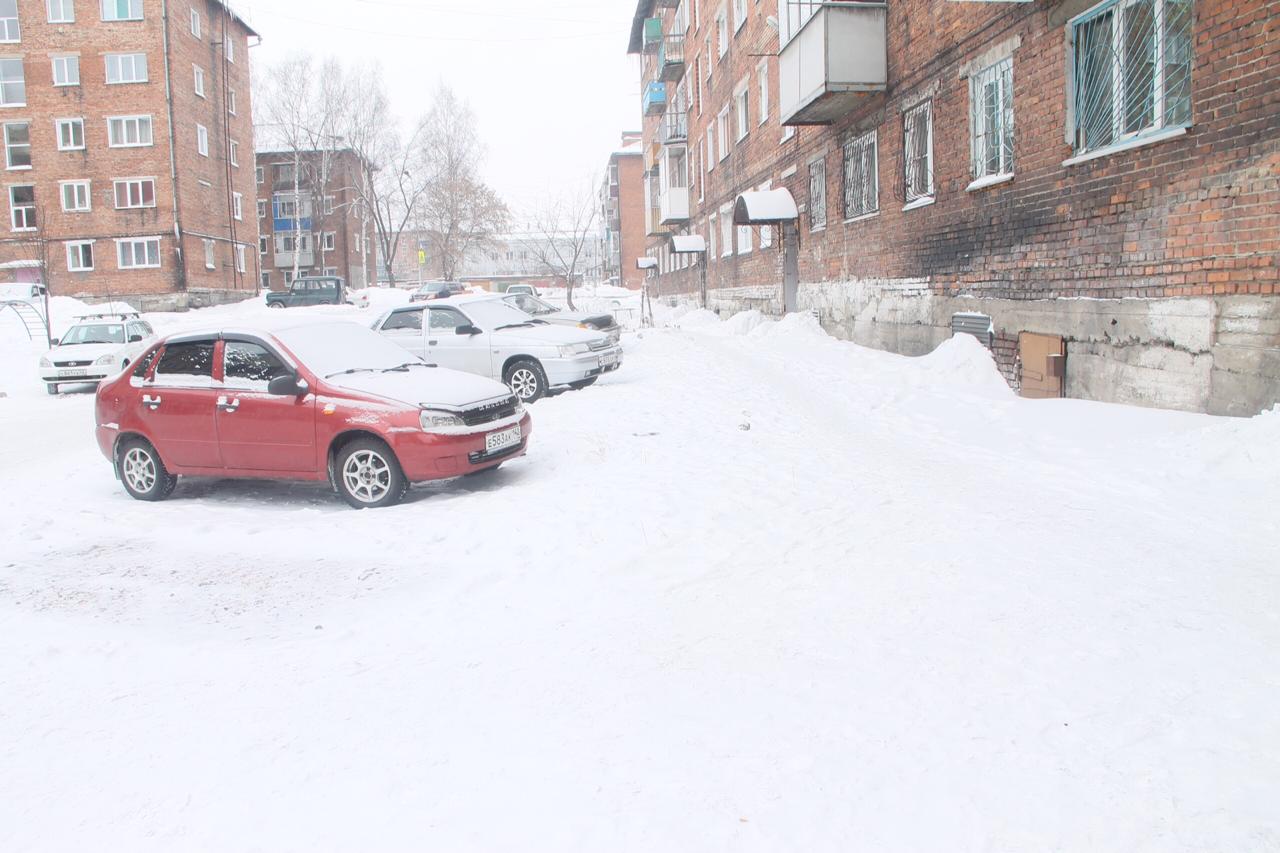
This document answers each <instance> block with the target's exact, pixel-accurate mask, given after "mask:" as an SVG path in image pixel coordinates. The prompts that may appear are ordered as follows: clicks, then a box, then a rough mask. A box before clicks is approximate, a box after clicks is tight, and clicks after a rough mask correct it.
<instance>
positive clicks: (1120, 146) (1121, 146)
mask: <svg viewBox="0 0 1280 853" xmlns="http://www.w3.org/2000/svg"><path fill="white" fill-rule="evenodd" d="M1188 129H1189V127H1188V126H1186V125H1183V126H1180V127H1170V128H1166V129H1165V130H1157V131H1156V132H1154V133H1148V134H1146V135H1144V136H1136V137H1134V138H1133V139H1127V140H1125V141H1124V142H1120V143H1117V144H1115V145H1108V146H1107V147H1106V148H1099V149H1098V150H1097V151H1088V152H1086V153H1084V154H1079V155H1077V156H1075V157H1071V158H1068V159H1066V160H1063V161H1062V165H1063V166H1076V165H1079V164H1080V163H1087V162H1089V161H1090V160H1097V159H1098V158H1099V157H1106V156H1109V155H1111V154H1118V153H1120V152H1121V151H1131V150H1133V149H1134V148H1144V147H1146V146H1148V145H1155V144H1156V143H1158V142H1165V141H1168V140H1170V139H1177V138H1178V137H1180V136H1186V134H1187V130H1188Z"/></svg>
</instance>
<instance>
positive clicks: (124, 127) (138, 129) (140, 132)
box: [107, 116, 151, 148]
mask: <svg viewBox="0 0 1280 853" xmlns="http://www.w3.org/2000/svg"><path fill="white" fill-rule="evenodd" d="M107 144H108V145H110V146H111V147H112V148H139V147H145V146H148V145H150V144H151V116H116V117H114V118H108V119H107Z"/></svg>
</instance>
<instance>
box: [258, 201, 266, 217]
mask: <svg viewBox="0 0 1280 853" xmlns="http://www.w3.org/2000/svg"><path fill="white" fill-rule="evenodd" d="M258 218H259V219H266V218H267V200H266V199H263V198H260V199H258Z"/></svg>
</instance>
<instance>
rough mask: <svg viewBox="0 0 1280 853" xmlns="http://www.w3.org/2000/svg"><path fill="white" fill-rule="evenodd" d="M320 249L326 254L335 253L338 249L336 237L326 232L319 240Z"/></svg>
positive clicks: (332, 233)
mask: <svg viewBox="0 0 1280 853" xmlns="http://www.w3.org/2000/svg"><path fill="white" fill-rule="evenodd" d="M320 248H321V249H323V250H324V251H326V252H335V251H337V249H338V235H337V234H336V233H334V232H333V231H326V232H324V235H323V236H322V237H321V238H320Z"/></svg>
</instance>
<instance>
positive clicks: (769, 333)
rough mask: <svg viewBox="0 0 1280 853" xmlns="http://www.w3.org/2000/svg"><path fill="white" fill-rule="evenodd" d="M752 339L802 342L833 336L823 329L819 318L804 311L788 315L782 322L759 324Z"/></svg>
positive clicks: (752, 333)
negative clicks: (780, 339) (778, 339)
mask: <svg viewBox="0 0 1280 853" xmlns="http://www.w3.org/2000/svg"><path fill="white" fill-rule="evenodd" d="M751 337H753V338H783V339H791V340H797V341H801V340H806V339H813V338H830V337H831V336H830V335H828V334H827V332H826V330H825V329H823V328H822V324H821V323H819V322H818V318H817V317H815V316H813V315H812V314H810V313H809V312H807V311H803V312H799V313H796V314H788V315H786V316H785V317H783V318H782V319H781V320H776V321H766V322H764V323H760V324H757V325H756V327H755V328H754V329H752V330H751Z"/></svg>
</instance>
